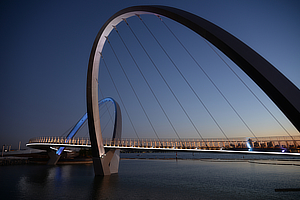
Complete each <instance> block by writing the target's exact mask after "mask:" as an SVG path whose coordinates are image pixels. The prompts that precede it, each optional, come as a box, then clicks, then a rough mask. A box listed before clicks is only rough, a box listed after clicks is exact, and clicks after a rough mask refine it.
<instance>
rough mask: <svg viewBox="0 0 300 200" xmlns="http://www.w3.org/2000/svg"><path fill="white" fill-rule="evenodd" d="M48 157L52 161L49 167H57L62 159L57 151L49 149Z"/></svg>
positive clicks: (48, 163)
mask: <svg viewBox="0 0 300 200" xmlns="http://www.w3.org/2000/svg"><path fill="white" fill-rule="evenodd" d="M48 156H49V157H50V159H49V160H48V162H47V165H56V163H57V162H58V160H59V159H60V157H61V155H57V154H56V151H55V150H52V149H49V150H48Z"/></svg>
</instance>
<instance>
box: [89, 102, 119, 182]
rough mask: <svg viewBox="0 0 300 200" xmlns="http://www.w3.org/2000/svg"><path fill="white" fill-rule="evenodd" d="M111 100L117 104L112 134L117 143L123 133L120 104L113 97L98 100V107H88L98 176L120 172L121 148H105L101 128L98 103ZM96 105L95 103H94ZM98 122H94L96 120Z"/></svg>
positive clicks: (90, 132)
mask: <svg viewBox="0 0 300 200" xmlns="http://www.w3.org/2000/svg"><path fill="white" fill-rule="evenodd" d="M107 101H111V102H112V103H113V104H114V106H115V116H114V118H115V122H114V130H113V136H112V142H113V143H114V144H116V142H117V141H119V140H120V139H121V134H122V115H121V109H120V106H119V104H118V103H117V102H116V101H115V100H114V99H112V98H109V97H108V98H105V99H102V100H101V101H100V102H99V104H98V101H97V105H96V106H97V108H96V109H95V108H93V109H92V108H91V107H90V108H91V109H88V112H87V113H88V123H89V134H90V140H91V147H92V155H93V163H94V172H95V175H96V176H105V175H111V174H115V173H118V171H119V161H120V150H119V149H109V148H104V144H103V138H102V133H101V128H100V116H99V108H98V105H101V104H102V103H104V102H107ZM94 106H95V105H94ZM95 121H96V122H97V123H94V122H95Z"/></svg>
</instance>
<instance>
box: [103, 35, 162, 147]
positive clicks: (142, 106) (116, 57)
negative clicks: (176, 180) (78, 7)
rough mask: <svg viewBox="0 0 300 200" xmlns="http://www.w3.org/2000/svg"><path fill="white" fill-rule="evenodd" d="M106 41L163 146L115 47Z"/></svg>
mask: <svg viewBox="0 0 300 200" xmlns="http://www.w3.org/2000/svg"><path fill="white" fill-rule="evenodd" d="M106 40H107V42H108V44H109V46H110V48H111V50H112V51H113V53H114V55H115V57H116V59H117V61H118V63H119V65H120V67H121V69H122V71H123V73H124V75H125V77H126V79H127V81H128V83H129V85H130V87H131V89H132V91H133V93H134V95H135V97H136V98H137V100H138V102H139V104H140V106H141V108H142V110H143V112H144V114H145V116H146V118H147V120H148V122H149V124H150V126H151V127H152V130H153V132H154V133H155V135H156V137H157V139H158V141H159V143H160V145H161V146H162V143H161V141H160V138H159V137H158V135H157V132H156V130H155V128H154V126H153V124H152V122H151V120H150V118H149V116H148V114H147V112H146V110H145V108H144V106H143V105H142V102H141V101H140V99H139V97H138V95H137V93H136V91H135V90H134V88H133V85H132V84H131V81H130V80H129V78H128V76H127V74H126V72H125V70H124V68H123V65H122V64H121V62H120V60H119V58H118V56H117V54H116V52H115V51H114V49H113V47H112V45H111V42H110V41H109V40H108V37H106Z"/></svg>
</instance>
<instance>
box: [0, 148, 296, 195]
mask: <svg viewBox="0 0 300 200" xmlns="http://www.w3.org/2000/svg"><path fill="white" fill-rule="evenodd" d="M174 155H175V154H174V153H170V154H162V153H157V154H122V157H127V158H129V157H143V156H144V157H148V158H155V157H156V158H163V157H165V158H166V159H158V160H156V159H122V160H121V161H120V168H119V174H118V175H112V176H108V177H104V178H103V177H94V172H93V166H92V165H91V164H89V165H84V164H81V165H58V166H46V165H15V166H2V167H1V168H0V183H1V188H0V195H1V199H46V200H47V199H300V192H297V191H295V192H275V189H276V188H300V178H299V177H300V166H295V165H270V164H256V163H249V162H247V160H246V158H244V159H245V160H243V159H242V160H211V159H203V160H199V159H185V160H181V159H178V160H177V161H176V160H174V159H168V158H171V157H173V158H174ZM202 156H204V157H208V156H209V155H207V154H206V155H203V154H200V155H199V154H197V155H194V156H193V155H192V154H185V155H184V154H178V157H182V158H188V157H193V158H195V157H196V158H201V157H202ZM238 156H239V157H240V156H241V155H238ZM295 162H297V161H295ZM298 162H299V161H298Z"/></svg>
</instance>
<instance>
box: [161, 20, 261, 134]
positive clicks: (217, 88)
mask: <svg viewBox="0 0 300 200" xmlns="http://www.w3.org/2000/svg"><path fill="white" fill-rule="evenodd" d="M157 17H158V18H159V19H160V20H161V22H162V23H163V24H164V25H165V27H166V28H167V29H168V30H169V31H170V33H171V34H172V35H173V36H174V38H175V39H176V40H177V41H178V43H179V44H180V45H181V46H182V48H183V49H184V50H185V51H186V52H187V53H188V55H189V56H190V57H191V58H192V60H193V61H194V62H195V63H196V65H197V66H198V67H199V68H200V69H201V71H202V72H203V74H204V75H205V76H206V77H207V78H208V80H209V81H210V82H211V83H212V84H213V86H214V87H215V88H216V90H217V91H218V92H219V93H220V94H221V96H222V97H223V98H224V100H225V101H226V102H227V104H228V105H229V106H230V107H231V109H232V110H233V111H234V112H235V114H236V115H237V116H238V117H239V118H240V120H241V121H242V122H243V124H244V125H245V126H246V128H247V129H248V130H249V132H250V133H251V134H252V135H253V136H254V137H255V138H256V140H258V139H257V137H256V135H255V134H254V132H253V131H252V130H251V129H250V127H249V126H248V124H247V123H246V122H245V121H244V119H243V118H242V117H241V115H240V114H239V113H238V112H237V110H236V109H235V108H234V107H233V105H232V104H231V103H230V102H229V100H228V99H227V98H226V97H225V95H224V94H223V93H222V91H221V90H220V89H219V87H218V86H217V85H216V84H215V83H214V81H213V80H212V79H211V78H210V76H209V75H208V74H207V73H206V72H205V70H204V69H203V68H202V67H201V65H200V64H199V63H198V62H197V61H196V59H195V58H194V56H193V55H192V54H191V53H190V52H189V50H188V49H187V48H186V47H185V46H184V45H183V43H182V42H181V41H180V40H179V38H178V37H177V36H176V35H175V33H174V32H173V31H172V30H171V29H170V28H169V26H168V25H167V24H166V23H165V22H164V21H163V20H162V18H161V17H160V16H159V15H157Z"/></svg>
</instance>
